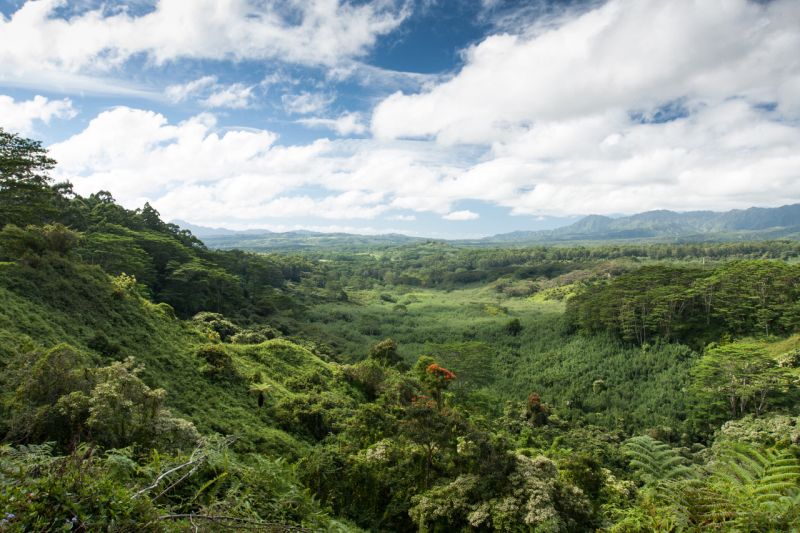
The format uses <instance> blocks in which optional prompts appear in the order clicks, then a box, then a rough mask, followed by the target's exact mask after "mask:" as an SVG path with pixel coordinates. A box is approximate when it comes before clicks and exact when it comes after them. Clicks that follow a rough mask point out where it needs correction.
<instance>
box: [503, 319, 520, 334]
mask: <svg viewBox="0 0 800 533" xmlns="http://www.w3.org/2000/svg"><path fill="white" fill-rule="evenodd" d="M506 332H508V334H509V335H511V336H512V337H516V336H517V335H519V334H520V332H522V322H520V321H519V318H512V319H511V320H509V321H508V323H507V324H506Z"/></svg>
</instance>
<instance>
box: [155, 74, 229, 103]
mask: <svg viewBox="0 0 800 533" xmlns="http://www.w3.org/2000/svg"><path fill="white" fill-rule="evenodd" d="M215 85H217V77H216V76H203V77H202V78H198V79H196V80H192V81H190V82H187V83H182V84H177V85H170V86H168V87H167V88H166V90H165V91H164V93H165V94H166V95H167V98H169V99H170V100H172V101H173V102H183V101H184V100H186V99H187V98H189V97H190V96H194V95H196V94H197V93H200V92H204V91H206V90H208V89H211V88H212V87H214V86H215Z"/></svg>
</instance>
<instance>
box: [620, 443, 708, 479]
mask: <svg viewBox="0 0 800 533" xmlns="http://www.w3.org/2000/svg"><path fill="white" fill-rule="evenodd" d="M625 453H626V454H627V455H628V456H629V457H630V466H631V468H633V469H634V471H635V472H636V475H637V477H638V478H639V479H641V481H642V482H643V483H644V486H645V487H647V488H658V487H660V486H662V485H663V484H664V483H666V482H670V481H675V480H678V479H686V478H690V477H692V475H693V471H692V469H691V468H689V466H688V464H689V461H688V460H687V459H686V458H685V457H683V456H682V455H681V454H680V453H679V452H678V451H677V450H675V449H673V448H671V447H669V446H668V445H667V444H664V443H663V442H660V441H657V440H656V439H654V438H652V437H648V436H644V435H643V436H639V437H633V438H632V439H630V440H628V441H627V442H626V443H625Z"/></svg>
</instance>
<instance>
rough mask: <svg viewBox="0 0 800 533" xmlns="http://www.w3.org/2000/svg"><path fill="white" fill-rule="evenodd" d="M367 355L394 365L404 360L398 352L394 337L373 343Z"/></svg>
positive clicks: (383, 362)
mask: <svg viewBox="0 0 800 533" xmlns="http://www.w3.org/2000/svg"><path fill="white" fill-rule="evenodd" d="M367 357H368V358H369V359H373V360H375V361H378V362H380V363H382V364H384V365H392V366H396V365H398V364H400V363H401V362H402V361H403V360H402V358H401V357H400V355H399V354H398V353H397V343H396V342H394V340H392V339H384V340H382V341H380V342H378V343H375V344H373V345H372V347H371V348H370V349H369V353H368V354H367Z"/></svg>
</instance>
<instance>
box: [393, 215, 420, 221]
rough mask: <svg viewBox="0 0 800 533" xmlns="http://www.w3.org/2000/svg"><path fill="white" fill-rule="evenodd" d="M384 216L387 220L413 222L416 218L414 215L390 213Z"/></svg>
mask: <svg viewBox="0 0 800 533" xmlns="http://www.w3.org/2000/svg"><path fill="white" fill-rule="evenodd" d="M386 218H387V220H396V221H398V222H413V221H415V220H417V217H415V216H414V215H392V216H389V217H386Z"/></svg>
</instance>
